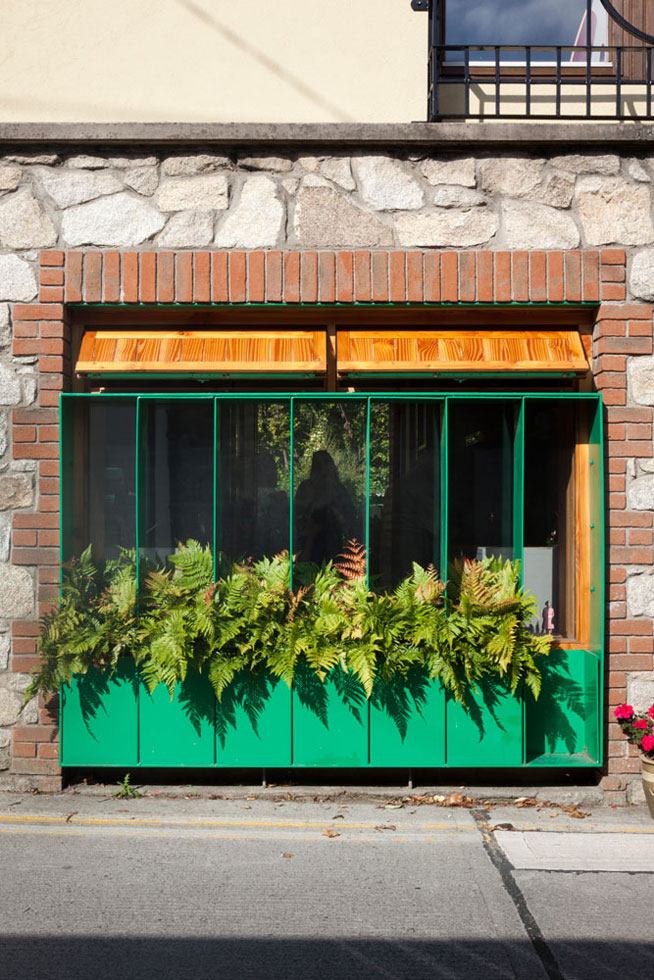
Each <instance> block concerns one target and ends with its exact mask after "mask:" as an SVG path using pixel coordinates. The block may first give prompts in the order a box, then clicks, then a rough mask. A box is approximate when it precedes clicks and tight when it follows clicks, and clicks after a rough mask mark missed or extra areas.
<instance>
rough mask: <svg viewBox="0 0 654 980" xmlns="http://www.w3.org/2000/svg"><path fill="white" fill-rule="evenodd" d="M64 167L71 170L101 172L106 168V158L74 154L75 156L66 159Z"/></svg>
mask: <svg viewBox="0 0 654 980" xmlns="http://www.w3.org/2000/svg"><path fill="white" fill-rule="evenodd" d="M66 166H67V167H72V168H73V170H102V168H103V167H106V166H108V163H107V158H106V157H99V156H92V155H91V154H90V153H76V154H75V156H72V157H68V159H67V160H66Z"/></svg>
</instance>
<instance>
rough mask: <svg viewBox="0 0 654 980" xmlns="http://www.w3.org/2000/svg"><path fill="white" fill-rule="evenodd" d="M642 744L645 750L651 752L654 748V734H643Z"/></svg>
mask: <svg viewBox="0 0 654 980" xmlns="http://www.w3.org/2000/svg"><path fill="white" fill-rule="evenodd" d="M640 745H641V748H642V750H643V752H651V751H652V749H654V735H643V740H642V742H641V743H640Z"/></svg>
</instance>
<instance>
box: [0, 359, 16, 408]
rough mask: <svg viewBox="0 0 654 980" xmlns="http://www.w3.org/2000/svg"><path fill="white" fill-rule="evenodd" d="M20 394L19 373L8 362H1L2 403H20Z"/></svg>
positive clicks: (0, 401)
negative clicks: (8, 365)
mask: <svg viewBox="0 0 654 980" xmlns="http://www.w3.org/2000/svg"><path fill="white" fill-rule="evenodd" d="M20 395H21V391H20V380H19V378H18V375H17V374H15V372H14V371H12V369H11V368H10V367H7V365H6V364H0V405H18V403H19V401H20Z"/></svg>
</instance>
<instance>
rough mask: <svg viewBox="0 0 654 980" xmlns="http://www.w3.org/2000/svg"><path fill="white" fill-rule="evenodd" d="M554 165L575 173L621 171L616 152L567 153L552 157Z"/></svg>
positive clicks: (615, 172)
mask: <svg viewBox="0 0 654 980" xmlns="http://www.w3.org/2000/svg"><path fill="white" fill-rule="evenodd" d="M550 163H551V164H552V166H553V167H562V168H563V170H569V171H570V172H571V173H573V174H605V175H609V176H610V175H613V174H618V173H620V157H618V156H616V155H615V154H614V153H566V154H564V155H562V156H555V157H552V159H551V160H550Z"/></svg>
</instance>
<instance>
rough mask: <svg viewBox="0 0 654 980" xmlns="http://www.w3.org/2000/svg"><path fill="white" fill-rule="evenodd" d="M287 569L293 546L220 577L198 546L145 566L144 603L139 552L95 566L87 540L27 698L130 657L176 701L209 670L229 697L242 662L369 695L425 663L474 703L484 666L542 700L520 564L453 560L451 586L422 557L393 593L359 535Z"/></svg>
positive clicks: (50, 619) (44, 625)
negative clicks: (377, 584)
mask: <svg viewBox="0 0 654 980" xmlns="http://www.w3.org/2000/svg"><path fill="white" fill-rule="evenodd" d="M220 564H221V565H222V564H224V562H222V561H221V563H220ZM290 569H291V557H290V555H289V554H288V553H286V552H285V553H282V554H280V555H277V556H275V557H274V558H263V559H261V560H260V561H256V562H250V563H245V564H235V565H232V566H231V567H229V568H228V569H227V571H226V574H224V575H222V576H221V577H220V578H218V580H217V581H215V582H214V577H213V576H214V562H213V556H212V553H211V550H210V549H209V548H208V547H202V546H201V545H200V544H199V543H198V542H197V541H188V542H187V543H186V545H184V546H180V548H179V550H178V552H177V553H176V554H175V555H172V556H171V557H170V559H169V563H168V565H167V566H166V567H159V568H155V567H151V568H147V569H146V570H145V571H144V573H143V575H142V576H141V584H140V588H139V590H138V602H137V583H136V568H135V560H134V554H133V553H131V552H123V553H122V554H121V556H120V557H119V558H118V559H117V560H115V561H110V562H107V563H106V564H105V565H104V566H103V567H98V566H96V565H95V563H94V562H93V560H92V557H91V552H90V549H87V550H86V551H85V552H84V553H83V554H82V555H81V556H80V558H79V559H78V560H77V561H73V562H71V563H69V564H68V565H66V566H64V570H63V578H62V587H61V595H60V599H59V602H58V604H57V605H56V606H55V607H54V608H53V609H52V610H51V611H50V612H49V613H48V614H47V615H46V616H44V617H43V619H42V622H41V638H40V641H39V648H40V652H41V657H42V660H41V665H40V667H39V668H38V670H37V671H36V672H35V675H34V678H33V681H32V684H31V685H30V688H29V690H28V692H27V696H28V697H31V696H33V695H34V694H35V693H36V692H37V691H50V690H54V689H56V688H57V687H58V686H59V685H61V684H62V683H70V681H71V678H72V677H73V676H74V675H75V674H83V673H85V672H86V671H87V670H89V669H90V668H96V669H98V670H100V671H103V672H108V673H111V672H113V671H114V670H115V669H116V666H117V664H118V660H119V658H120V657H121V656H122V655H125V654H130V655H131V656H132V657H133V658H134V660H135V661H136V663H137V664H138V666H139V669H140V672H141V676H142V677H143V679H144V681H145V683H146V685H147V686H148V688H149V689H150V690H151V691H152V690H153V689H154V688H155V687H156V686H157V685H158V684H164V685H165V686H166V687H167V688H168V690H169V691H170V693H171V697H172V696H173V693H174V690H175V687H176V685H177V684H178V683H179V682H180V681H183V680H184V678H185V677H186V676H187V674H188V672H189V670H193V671H196V672H197V673H200V674H205V675H206V676H207V677H208V679H209V681H210V683H211V685H212V687H213V689H214V691H215V694H216V697H217V698H219V699H220V698H221V697H222V695H223V693H224V691H225V689H226V687H227V686H228V685H229V684H231V683H232V681H234V678H235V677H236V676H237V675H238V674H239V673H241V672H242V671H249V672H251V673H253V674H256V673H258V672H259V671H261V670H267V671H269V672H270V673H271V674H273V675H275V676H276V677H278V678H281V679H283V680H284V681H285V682H286V683H287V684H289V685H290V684H291V683H292V682H293V678H294V676H295V674H296V671H297V670H298V668H299V667H300V666H302V667H303V668H304V667H308V668H309V669H310V671H312V672H313V673H314V674H315V675H316V676H317V677H318V679H319V680H320V681H324V680H325V679H326V678H327V677H328V676H329V675H330V674H332V673H333V672H334V671H336V672H337V675H335V676H338V677H341V678H344V679H347V678H355V679H356V680H357V681H358V682H359V683H360V685H361V686H362V688H363V690H364V692H365V695H366V697H370V696H371V694H372V692H373V689H374V687H375V684H377V683H378V682H381V683H386V684H388V683H390V682H391V681H393V680H394V679H396V680H397V679H402V678H405V679H406V678H407V676H408V674H409V672H410V671H413V670H415V669H416V668H418V669H420V670H422V671H423V673H426V674H427V675H428V676H429V677H430V678H437V679H438V680H440V681H441V683H442V684H443V686H444V687H445V688H446V689H447V690H449V691H450V692H451V693H452V694H453V695H454V697H455V698H456V699H457V700H458V701H460V702H463V703H465V696H466V691H467V690H468V688H469V687H470V686H473V687H474V686H475V685H476V684H477V683H479V682H480V681H481V680H483V678H484V677H485V676H486V675H490V676H491V677H496V678H499V679H500V680H502V681H503V682H505V683H506V684H507V685H508V687H509V688H510V689H511V691H513V692H514V693H515V692H516V691H517V690H518V689H519V688H520V687H521V685H522V684H524V685H525V686H526V687H527V688H528V689H529V690H530V691H531V692H532V693H533V695H534V696H535V697H537V696H538V693H539V690H540V671H539V669H538V665H537V659H538V657H539V656H542V655H544V654H546V653H548V651H549V648H550V643H551V640H550V637H548V636H536V635H534V634H532V633H531V632H529V629H528V624H529V622H530V620H531V617H532V615H533V613H534V611H535V599H534V598H533V597H531V596H529V595H528V594H526V593H525V592H524V590H523V589H521V588H520V584H519V582H520V569H519V565H518V563H517V562H510V561H507V562H501V561H499V560H495V559H485V560H484V561H482V562H466V563H463V564H458V565H455V566H453V567H452V568H451V569H450V579H449V582H448V583H447V586H446V585H445V583H444V582H442V581H441V580H440V579H439V577H438V574H437V572H436V570H435V569H434V568H433V567H431V566H430V567H429V568H422V567H420V566H419V565H414V566H413V572H412V574H411V575H410V576H408V577H407V578H406V579H404V580H403V581H402V582H401V583H400V584H399V585H398V586H397V588H396V589H395V590H394V591H393V592H391V593H382V594H377V593H374V592H372V591H370V590H369V589H368V587H367V584H366V577H365V571H366V554H365V549H363V548H362V546H361V545H359V544H358V543H357V542H355V541H351V542H349V544H348V546H347V548H346V549H345V551H344V553H343V554H342V555H340V556H339V557H338V559H337V561H336V562H335V563H334V564H333V565H332V564H328V565H326V566H325V567H324V568H320V569H316V568H315V567H314V569H313V571H312V573H311V575H307V578H306V581H305V582H304V583H303V584H301V585H299V586H298V587H297V588H296V589H295V590H294V591H291V589H290ZM305 571H306V569H305ZM342 682H343V683H345V682H346V680H343V681H342Z"/></svg>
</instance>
